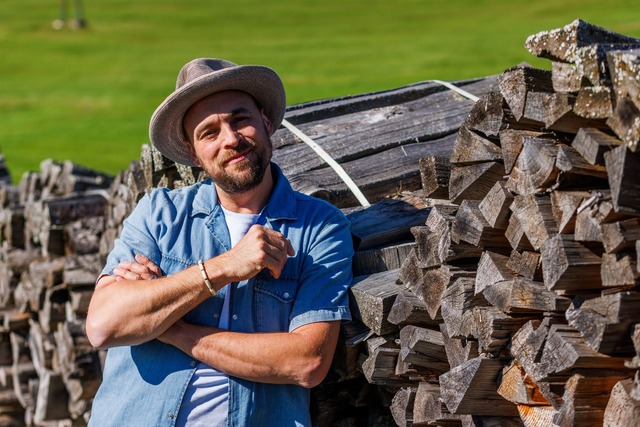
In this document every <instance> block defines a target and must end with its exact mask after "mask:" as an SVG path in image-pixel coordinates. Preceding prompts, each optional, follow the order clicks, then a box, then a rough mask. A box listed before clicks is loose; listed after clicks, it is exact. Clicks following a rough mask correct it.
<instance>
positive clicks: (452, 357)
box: [440, 323, 480, 368]
mask: <svg viewBox="0 0 640 427" xmlns="http://www.w3.org/2000/svg"><path fill="white" fill-rule="evenodd" d="M440 331H441V332H442V337H443V339H444V350H445V352H446V353H447V361H448V362H449V365H450V366H451V367H452V368H455V367H456V366H460V365H462V364H463V363H464V362H466V361H468V360H471V359H474V358H476V357H478V356H479V355H480V352H479V350H478V341H475V340H474V339H467V338H464V337H461V338H454V337H450V336H449V335H448V333H447V325H446V324H444V323H442V324H440Z"/></svg>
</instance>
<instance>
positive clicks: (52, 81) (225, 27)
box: [0, 0, 640, 181]
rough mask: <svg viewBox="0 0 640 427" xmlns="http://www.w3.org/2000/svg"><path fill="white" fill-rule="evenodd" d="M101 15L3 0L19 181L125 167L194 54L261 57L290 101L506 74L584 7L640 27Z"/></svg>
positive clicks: (0, 32)
mask: <svg viewBox="0 0 640 427" xmlns="http://www.w3.org/2000/svg"><path fill="white" fill-rule="evenodd" d="M85 10H86V16H87V20H88V23H89V26H88V27H87V28H86V29H84V30H81V31H74V30H71V29H70V28H68V27H65V28H63V29H61V30H59V31H56V30H54V29H53V28H52V26H51V23H52V21H53V20H54V19H55V18H56V17H57V16H58V9H57V3H56V2H52V1H50V0H32V1H30V2H29V7H23V3H22V2H20V1H18V0H4V1H3V2H1V3H0V16H2V17H3V20H2V22H1V23H0V51H1V52H2V60H0V76H2V78H1V79H0V93H2V97H0V148H1V149H2V150H3V152H4V154H5V156H6V158H7V162H8V165H9V168H10V170H11V172H12V175H13V178H14V181H17V180H18V179H19V178H20V176H21V175H22V173H23V172H24V171H26V170H37V169H38V168H39V164H40V161H42V160H43V159H45V158H55V159H58V160H65V159H70V160H73V161H75V162H77V163H80V164H83V165H86V166H89V167H92V168H96V169H98V170H101V171H107V172H110V173H113V174H115V173H117V172H118V171H120V170H122V169H124V168H126V167H127V166H128V165H129V163H130V162H131V161H132V160H135V159H138V158H139V153H140V146H141V145H142V144H143V143H146V142H147V140H148V137H147V126H148V121H149V117H150V116H151V113H152V112H153V110H154V109H155V107H156V106H157V105H158V103H160V102H161V101H162V99H164V97H165V96H166V95H167V94H168V93H170V91H171V90H172V89H173V87H174V82H175V78H176V75H177V72H178V70H179V69H180V67H181V66H182V64H184V63H185V62H187V61H189V60H190V59H192V58H194V57H202V56H215V57H223V58H226V59H230V60H232V61H235V62H238V63H242V64H247V63H260V64H264V65H268V66H270V67H272V68H274V69H275V70H276V71H278V73H280V74H281V76H282V78H283V80H284V82H285V86H286V87H287V99H288V104H289V105H291V104H295V103H300V102H304V101H310V100H316V99H322V98H330V97H335V96H343V95H349V94H359V93H365V92H371V91H377V90H384V89H391V88H395V87H399V86H402V85H406V84H410V83H414V82H418V81H423V80H428V79H441V80H458V79H466V78H473V77H482V76H486V75H492V74H499V73H501V72H502V71H503V70H504V69H506V68H509V67H511V66H513V65H516V64H518V63H520V62H522V61H527V62H529V63H531V64H532V65H534V66H538V67H549V66H550V65H549V63H548V62H547V61H545V60H541V59H538V58H534V57H532V56H531V55H530V54H529V53H528V52H527V51H526V49H525V48H524V41H525V39H526V37H527V36H528V35H531V34H534V33H536V32H539V31H542V30H548V29H553V28H557V27H559V26H563V25H565V24H567V23H569V22H571V21H572V20H574V19H576V18H578V17H580V18H583V19H585V20H587V21H590V22H593V23H595V24H598V25H601V26H604V27H606V28H608V29H611V30H613V31H619V32H622V33H624V34H628V35H632V36H638V37H640V8H638V7H637V0H634V1H629V0H619V1H610V2H607V3H606V5H605V4H604V3H603V2H601V1H594V0H580V1H579V0H565V1H562V2H559V1H557V0H539V1H535V2H531V1H529V0H526V1H525V0H510V1H506V0H488V1H483V2H479V1H475V0H396V1H386V0H323V1H320V0H307V1H304V2H300V1H297V0H272V1H269V2H265V1H257V0H216V1H214V2H212V1H210V0H191V1H189V2H182V1H178V0H137V1H135V2H130V1H129V0H126V1H125V0H111V1H107V0H93V1H91V2H86V4H85Z"/></svg>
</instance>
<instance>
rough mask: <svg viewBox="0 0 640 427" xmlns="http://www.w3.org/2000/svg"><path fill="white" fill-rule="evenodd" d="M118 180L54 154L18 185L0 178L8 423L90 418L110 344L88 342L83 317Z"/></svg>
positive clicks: (1, 391) (0, 362) (2, 394)
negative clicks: (110, 198)
mask: <svg viewBox="0 0 640 427" xmlns="http://www.w3.org/2000/svg"><path fill="white" fill-rule="evenodd" d="M5 170H6V169H5ZM6 176H7V177H9V174H8V171H7V173H6ZM111 181H112V177H110V176H108V175H106V174H102V173H99V172H97V171H94V170H91V169H88V168H84V167H81V166H79V165H76V164H74V163H72V162H69V161H66V162H55V161H52V160H45V161H43V162H42V163H41V165H40V171H39V172H29V173H26V174H25V175H24V176H23V177H22V179H21V181H20V184H19V185H18V186H12V185H11V184H10V183H11V180H10V179H7V180H6V181H5V182H4V183H3V185H2V186H1V187H0V188H1V191H0V236H1V237H2V247H1V248H0V306H1V307H2V308H1V309H0V313H1V318H2V326H1V328H0V331H1V332H0V334H1V336H2V340H1V342H2V347H1V348H2V355H1V357H0V424H1V425H7V426H12V425H38V426H45V425H56V426H63V425H69V426H70V425H72V424H71V420H72V419H76V420H80V421H83V422H86V415H88V411H89V410H90V408H91V399H92V398H93V396H94V394H95V392H96V390H97V387H98V385H99V384H100V381H101V370H102V363H101V358H102V357H103V354H102V353H101V352H98V351H97V350H95V349H93V348H92V347H91V345H90V344H89V342H88V340H87V338H86V336H85V332H84V319H85V316H86V311H87V306H88V302H89V298H90V296H91V292H92V291H93V287H94V284H95V280H96V275H97V274H98V272H99V271H100V266H101V265H102V263H103V260H102V259H101V257H100V256H99V254H98V249H99V242H100V237H101V235H102V231H103V229H104V221H105V214H106V208H107V205H108V193H107V191H106V190H107V189H108V188H109V185H110V184H111Z"/></svg>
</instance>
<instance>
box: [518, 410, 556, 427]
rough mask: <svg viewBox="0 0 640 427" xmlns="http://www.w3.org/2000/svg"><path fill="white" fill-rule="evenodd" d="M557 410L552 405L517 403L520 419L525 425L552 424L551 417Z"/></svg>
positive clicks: (540, 426)
mask: <svg viewBox="0 0 640 427" xmlns="http://www.w3.org/2000/svg"><path fill="white" fill-rule="evenodd" d="M556 413H557V410H556V409H555V408H554V407H553V406H527V405H518V414H519V415H520V419H521V420H522V421H523V422H524V425H525V426H527V427H538V426H539V427H544V426H550V425H553V417H554V416H555V415H556Z"/></svg>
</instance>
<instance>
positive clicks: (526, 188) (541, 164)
mask: <svg viewBox="0 0 640 427" xmlns="http://www.w3.org/2000/svg"><path fill="white" fill-rule="evenodd" d="M557 156H558V145H557V142H556V141H553V140H549V139H547V138H533V137H525V138H524V143H523V145H522V150H521V151H520V154H519V155H518V159H517V160H516V162H515V165H514V168H513V169H512V170H511V173H510V174H509V179H507V188H508V189H509V190H511V191H512V192H513V193H516V194H520V195H529V194H535V193H540V192H543V191H545V190H547V189H548V188H550V187H551V186H552V185H553V184H554V183H555V182H556V179H557V177H558V174H559V173H560V170H559V169H558V167H557V166H556V159H557Z"/></svg>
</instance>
